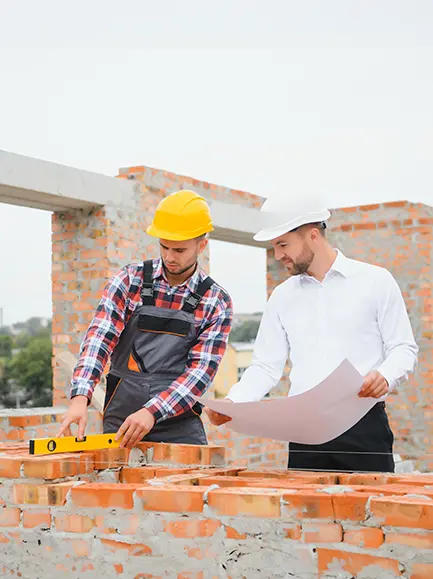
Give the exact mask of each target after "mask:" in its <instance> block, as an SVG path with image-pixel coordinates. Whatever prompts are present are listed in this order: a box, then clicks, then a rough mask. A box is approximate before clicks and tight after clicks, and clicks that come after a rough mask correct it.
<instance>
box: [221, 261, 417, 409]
mask: <svg viewBox="0 0 433 579" xmlns="http://www.w3.org/2000/svg"><path fill="white" fill-rule="evenodd" d="M289 353H290V359H291V362H292V368H291V372H290V381H291V388H290V392H289V396H293V395H294V394H300V393H301V392H305V391H306V390H309V389H310V388H313V387H314V386H315V385H316V384H318V383H319V382H320V381H321V380H323V379H324V378H326V376H328V375H329V374H330V373H331V372H332V371H333V370H335V368H336V367H337V366H338V365H339V364H340V363H341V362H342V361H343V360H344V358H347V359H348V360H349V361H350V362H351V363H352V364H353V365H354V366H355V368H357V370H358V371H359V372H360V373H361V374H362V375H363V376H365V375H366V374H367V373H368V372H370V371H372V370H378V371H379V372H380V373H381V374H382V375H383V376H384V377H385V378H386V380H387V381H388V384H389V387H390V390H392V389H393V388H395V386H396V385H397V384H398V383H399V382H401V381H402V380H404V379H406V378H407V376H408V374H409V373H410V372H413V370H414V368H415V365H416V362H417V355H418V346H417V344H416V342H415V340H414V336H413V332H412V328H411V325H410V321H409V317H408V315H407V311H406V306H405V303H404V300H403V296H402V294H401V291H400V288H399V287H398V285H397V282H396V281H395V279H394V278H393V276H392V274H391V273H390V272H389V271H388V270H386V269H384V268H382V267H378V266H375V265H371V264H368V263H364V262H361V261H356V260H353V259H349V258H347V257H345V256H344V255H343V254H342V253H341V252H340V251H337V257H336V259H335V261H334V263H333V265H332V267H331V269H330V270H329V271H328V273H327V274H326V276H325V278H324V280H323V281H322V282H320V281H318V280H317V279H316V278H314V277H312V276H309V275H307V274H303V275H298V276H292V277H290V278H289V279H287V280H286V281H285V282H284V283H282V284H281V285H279V286H278V287H277V288H276V289H275V290H274V292H273V293H272V295H271V297H270V298H269V301H268V303H267V305H266V309H265V311H264V313H263V317H262V321H261V324H260V328H259V331H258V334H257V339H256V342H255V346H254V354H253V361H252V364H251V366H250V367H249V368H248V369H247V370H246V371H245V372H244V374H243V376H242V378H241V380H240V381H239V382H238V383H237V384H235V385H234V386H233V387H232V388H231V390H230V392H229V393H228V395H227V398H229V399H230V400H232V401H233V402H247V401H255V400H260V399H262V398H263V397H264V396H265V395H266V394H267V393H268V392H269V391H270V390H271V389H272V388H273V387H274V386H276V385H277V384H278V382H279V380H280V379H281V376H282V374H283V371H284V367H285V364H286V361H287V358H288V355H289ZM342 386H343V387H344V385H342Z"/></svg>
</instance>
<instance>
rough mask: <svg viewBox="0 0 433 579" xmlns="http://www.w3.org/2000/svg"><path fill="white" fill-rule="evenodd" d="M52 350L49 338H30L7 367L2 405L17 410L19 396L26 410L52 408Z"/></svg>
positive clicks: (0, 394)
mask: <svg viewBox="0 0 433 579" xmlns="http://www.w3.org/2000/svg"><path fill="white" fill-rule="evenodd" d="M51 358H52V346H51V339H50V338H49V337H46V336H36V337H33V338H30V339H29V341H28V343H27V344H26V345H25V346H24V347H23V348H22V349H21V350H19V352H18V353H17V354H16V355H15V356H14V357H13V358H12V359H11V360H10V361H9V362H8V363H7V364H6V366H5V368H4V372H3V378H2V380H1V382H0V402H1V403H2V404H4V405H5V406H15V405H16V400H17V396H19V399H20V404H21V405H22V406H50V405H51V404H52V379H53V373H52V367H51Z"/></svg>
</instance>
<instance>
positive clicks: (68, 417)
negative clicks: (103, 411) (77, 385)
mask: <svg viewBox="0 0 433 579" xmlns="http://www.w3.org/2000/svg"><path fill="white" fill-rule="evenodd" d="M87 405H88V398H87V396H74V398H72V401H71V405H70V406H69V409H68V411H67V412H66V414H65V417H64V419H63V422H62V425H61V427H60V430H59V433H58V435H57V436H62V435H63V434H66V436H72V432H71V428H70V426H71V424H73V423H75V424H78V434H77V439H78V440H83V438H84V433H85V431H86V426H87V412H88V411H87Z"/></svg>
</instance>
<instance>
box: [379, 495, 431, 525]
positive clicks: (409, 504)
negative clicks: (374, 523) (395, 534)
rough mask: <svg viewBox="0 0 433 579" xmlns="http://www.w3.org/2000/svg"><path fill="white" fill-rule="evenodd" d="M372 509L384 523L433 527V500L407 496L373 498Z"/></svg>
mask: <svg viewBox="0 0 433 579" xmlns="http://www.w3.org/2000/svg"><path fill="white" fill-rule="evenodd" d="M370 509H371V513H372V514H373V516H374V517H375V518H377V519H378V520H380V521H381V523H382V524H383V525H390V526H393V527H408V528H415V529H427V530H429V529H433V501H428V500H424V499H409V498H405V497H399V498H391V497H387V498H373V499H372V500H371V505H370Z"/></svg>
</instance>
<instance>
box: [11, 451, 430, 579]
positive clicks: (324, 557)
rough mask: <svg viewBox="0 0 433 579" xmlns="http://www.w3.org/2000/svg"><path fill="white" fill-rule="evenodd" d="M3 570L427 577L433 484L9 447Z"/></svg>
mask: <svg viewBox="0 0 433 579" xmlns="http://www.w3.org/2000/svg"><path fill="white" fill-rule="evenodd" d="M0 478H1V484H0V575H1V576H2V577H3V576H4V577H9V576H11V577H21V578H23V579H42V578H43V579H48V578H56V579H57V578H58V577H59V576H61V577H67V578H71V579H72V578H74V579H76V578H78V577H79V578H82V577H84V578H89V579H91V578H96V577H97V578H100V577H102V576H103V577H106V578H107V579H109V578H120V579H121V578H125V579H126V578H127V579H144V578H148V579H151V578H153V579H156V578H161V579H162V578H164V579H172V578H175V579H214V578H215V579H216V578H220V577H224V578H232V579H234V578H247V579H255V578H264V577H266V578H275V579H278V578H289V577H295V578H297V579H313V578H314V579H317V578H318V577H319V578H323V579H347V578H354V577H360V578H361V577H363V578H364V579H367V578H370V579H373V578H375V579H377V578H380V579H391V578H395V577H399V578H403V579H431V577H433V549H432V547H433V500H432V499H433V476H428V475H424V476H421V475H419V476H416V475H400V476H397V475H384V474H344V473H315V472H294V471H287V470H286V471H284V470H270V469H269V470H264V469H260V470H251V469H244V468H241V467H225V466H224V451H223V449H222V448H221V447H218V446H208V447H200V446H192V445H168V444H150V443H147V444H143V443H142V444H139V445H138V446H137V448H134V449H133V450H132V451H129V450H126V449H109V450H102V451H96V452H83V453H69V454H63V455H53V456H47V457H32V456H29V455H28V454H27V451H26V448H25V445H23V444H16V445H11V444H9V445H6V444H2V445H1V446H0Z"/></svg>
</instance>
